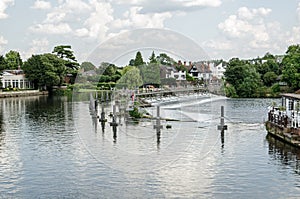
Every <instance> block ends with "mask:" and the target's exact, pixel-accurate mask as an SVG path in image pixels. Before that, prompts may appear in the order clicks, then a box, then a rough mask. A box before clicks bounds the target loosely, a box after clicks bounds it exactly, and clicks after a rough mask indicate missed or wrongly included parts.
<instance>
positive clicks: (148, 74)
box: [138, 64, 160, 84]
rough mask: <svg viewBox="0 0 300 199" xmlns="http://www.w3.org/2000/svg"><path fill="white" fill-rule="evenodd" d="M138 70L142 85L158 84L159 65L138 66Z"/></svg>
mask: <svg viewBox="0 0 300 199" xmlns="http://www.w3.org/2000/svg"><path fill="white" fill-rule="evenodd" d="M138 68H139V69H140V74H141V77H142V79H143V83H144V84H160V67H159V64H147V65H140V66H139V67H138Z"/></svg>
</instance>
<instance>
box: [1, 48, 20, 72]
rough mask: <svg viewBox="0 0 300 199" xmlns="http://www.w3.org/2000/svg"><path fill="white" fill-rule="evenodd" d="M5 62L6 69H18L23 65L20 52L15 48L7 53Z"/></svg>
mask: <svg viewBox="0 0 300 199" xmlns="http://www.w3.org/2000/svg"><path fill="white" fill-rule="evenodd" d="M5 62H6V67H5V69H9V70H15V69H18V68H19V67H21V66H22V65H23V62H22V59H21V56H20V54H19V52H17V51H13V50H11V51H9V52H8V53H6V54H5Z"/></svg>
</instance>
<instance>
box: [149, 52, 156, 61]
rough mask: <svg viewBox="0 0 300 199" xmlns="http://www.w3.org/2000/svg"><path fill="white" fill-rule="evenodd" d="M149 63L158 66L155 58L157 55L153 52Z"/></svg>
mask: <svg viewBox="0 0 300 199" xmlns="http://www.w3.org/2000/svg"><path fill="white" fill-rule="evenodd" d="M149 61H150V62H149V63H150V64H156V63H157V60H156V56H155V53H154V51H152V54H151V56H150V57H149Z"/></svg>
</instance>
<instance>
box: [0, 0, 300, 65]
mask: <svg viewBox="0 0 300 199" xmlns="http://www.w3.org/2000/svg"><path fill="white" fill-rule="evenodd" d="M0 27H1V28H0V55H5V54H6V53H7V52H8V51H10V50H15V51H18V52H20V54H21V57H22V59H23V61H26V60H27V59H28V58H29V57H31V55H33V54H42V53H48V52H51V51H52V50H53V48H54V47H55V46H57V45H71V46H72V50H73V51H74V54H75V56H76V58H77V59H78V61H79V62H83V61H89V57H90V55H91V54H93V53H92V52H94V51H95V49H97V48H99V46H101V45H102V44H105V43H106V44H107V42H108V43H109V42H110V41H113V38H117V39H116V40H123V43H126V42H127V41H129V39H126V38H125V36H126V35H127V36H128V34H126V33H128V32H131V33H133V32H138V31H136V30H141V29H142V30H144V32H147V30H148V29H151V30H152V29H155V30H162V31H161V33H163V34H161V37H164V38H162V39H161V40H162V42H161V46H160V47H163V46H164V44H166V42H168V38H170V35H172V33H173V35H176V34H177V35H180V36H178V38H181V39H182V37H181V36H183V37H184V38H185V39H187V40H189V41H192V42H194V43H195V44H197V45H198V46H199V48H201V49H203V51H205V53H206V54H207V55H208V57H209V58H210V59H224V60H229V59H231V58H233V57H239V58H242V59H248V58H256V57H262V56H263V55H264V54H265V53H267V52H269V53H271V54H275V55H277V54H278V55H280V54H284V53H285V52H286V50H287V47H288V46H289V45H292V44H298V43H300V0H288V1H283V0H48V1H46V0H0ZM169 33H170V34H169ZM174 33H175V34H174ZM141 35H142V34H136V35H135V37H138V38H139V39H141V40H142V39H143V37H142V36H141ZM152 36H153V37H156V35H152ZM146 39H147V38H146ZM131 40H133V42H134V39H133V37H132V35H131ZM170 42H172V40H170ZM173 42H175V40H173ZM183 43H189V42H186V40H184V39H183V40H181V42H179V43H176V42H175V43H174V44H173V47H170V48H173V50H174V51H177V49H179V48H182V49H185V47H186V46H182V45H183ZM140 45H143V44H142V43H140ZM137 46H138V45H136V46H135V48H137ZM143 47H147V46H140V48H143ZM183 47H184V48H183ZM158 48H159V47H157V49H158ZM137 49H138V48H137ZM123 51H124V52H120V51H118V53H120V55H119V57H121V54H126V52H129V51H130V52H131V53H133V52H134V49H130V48H129V47H128V48H127V49H123ZM186 51H187V52H188V51H190V52H192V51H193V52H194V50H193V49H191V50H188V49H187V50H186ZM116 52H117V51H116ZM178 52H179V50H178ZM97 53H100V54H101V51H100V52H97ZM174 54H176V52H175V53H174ZM117 56H118V55H116V57H117ZM149 56H150V54H149V55H148V54H143V57H144V59H147V57H149ZM183 59H185V58H184V57H183ZM186 59H188V58H186ZM193 59H197V58H195V57H193ZM199 59H201V58H199ZM187 61H199V60H187ZM119 64H121V62H120V63H119ZM124 64H126V63H124Z"/></svg>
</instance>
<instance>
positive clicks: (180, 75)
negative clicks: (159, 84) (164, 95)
mask: <svg viewBox="0 0 300 199" xmlns="http://www.w3.org/2000/svg"><path fill="white" fill-rule="evenodd" d="M160 78H162V79H165V78H166V79H167V78H174V79H176V80H177V81H184V80H186V74H185V71H177V70H176V68H175V67H174V66H161V68H160Z"/></svg>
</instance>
